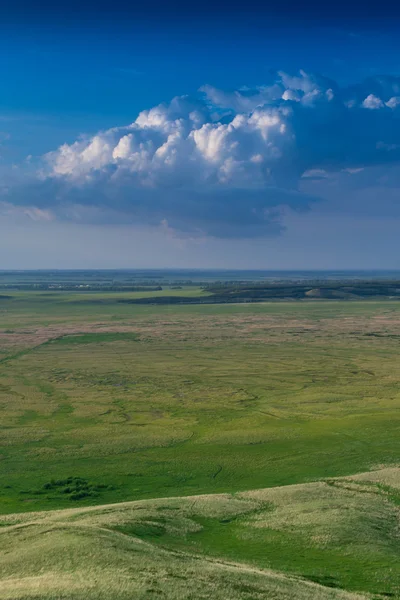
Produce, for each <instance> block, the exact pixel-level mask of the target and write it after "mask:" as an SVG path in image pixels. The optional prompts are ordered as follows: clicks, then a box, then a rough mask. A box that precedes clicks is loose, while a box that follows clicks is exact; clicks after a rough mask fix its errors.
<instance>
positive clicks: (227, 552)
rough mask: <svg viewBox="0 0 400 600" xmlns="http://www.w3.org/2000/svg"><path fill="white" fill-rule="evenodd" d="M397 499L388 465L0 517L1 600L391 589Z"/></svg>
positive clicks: (282, 595)
mask: <svg viewBox="0 0 400 600" xmlns="http://www.w3.org/2000/svg"><path fill="white" fill-rule="evenodd" d="M399 499H400V469H398V468H392V469H383V470H379V471H376V472H373V473H365V474H363V475H359V476H356V477H354V478H347V479H331V480H328V481H321V482H318V483H311V484H301V485H296V486H286V487H281V488H272V489H264V490H255V491H251V492H244V493H240V494H236V495H229V494H222V495H208V496H192V497H186V498H164V499H159V500H145V501H139V502H127V503H121V504H114V505H107V506H99V507H97V508H94V507H92V508H86V509H85V508H81V509H67V510H61V511H50V512H38V513H25V514H15V515H9V516H6V517H2V518H0V541H1V543H0V558H1V560H0V565H1V566H0V578H1V579H0V582H1V584H0V598H1V599H4V600H5V599H7V600H11V599H12V600H17V599H21V600H22V599H24V600H31V599H34V598H40V599H42V600H48V599H55V598H57V599H62V598H68V599H76V600H78V599H79V600H80V599H83V598H85V599H86V598H89V599H92V598H93V599H94V598H96V599H101V600H108V599H110V600H111V598H112V599H115V600H125V599H128V598H132V597H135V598H160V597H161V598H171V599H173V598H189V597H190V598H193V599H200V598H210V597H213V598H221V599H222V598H226V597H229V598H233V599H236V598H237V599H239V598H240V599H249V600H250V599H256V598H265V597H267V598H271V599H274V598H276V599H278V598H279V600H289V599H293V600H294V599H297V600H301V599H304V600H306V599H308V598H314V599H320V600H325V599H326V600H328V599H331V600H334V599H337V600H339V599H343V600H346V599H347V600H350V599H354V600H355V599H356V598H366V597H373V598H385V597H399V592H400V562H399V544H398V540H399V537H398V536H399V533H398V523H399V515H398V505H399ZM271 569H272V570H271ZM307 580H308V582H307ZM315 582H318V583H319V585H315ZM320 584H323V585H322V586H321V585H320ZM342 588H344V589H347V590H350V591H355V590H358V593H357V594H356V593H349V592H345V591H344V589H342ZM367 592H371V593H372V596H370V595H369V594H368V593H367Z"/></svg>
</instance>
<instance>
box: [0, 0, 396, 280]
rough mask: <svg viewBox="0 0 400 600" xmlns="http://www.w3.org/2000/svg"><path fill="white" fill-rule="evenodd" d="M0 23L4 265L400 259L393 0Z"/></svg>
mask: <svg viewBox="0 0 400 600" xmlns="http://www.w3.org/2000/svg"><path fill="white" fill-rule="evenodd" d="M33 8H35V10H33ZM39 8H41V9H42V10H39ZM368 11H369V12H368ZM3 16H4V20H3V21H2V24H1V26H0V30H1V36H0V80H1V82H2V86H1V93H0V268H46V267H49V268H57V267H59V268H74V267H88V268H89V267H93V268H96V267H98V268H101V267H158V266H164V267H168V266H170V267H227V268H228V267H229V268H234V267H238V268H239V267H240V268H252V267H254V268H289V269H290V268H344V267H346V266H347V267H349V268H358V267H360V268H369V267H371V268H380V267H381V268H398V267H399V268H400V254H399V250H400V242H399V241H398V237H399V236H398V230H399V227H398V226H399V225H400V203H399V201H400V165H399V160H400V108H398V107H397V103H398V104H399V105H400V100H399V102H398V101H397V98H399V99H400V40H399V38H398V35H397V32H398V25H399V23H400V19H399V14H398V12H397V10H396V9H395V8H394V7H392V6H391V4H390V3H389V4H387V5H386V8H385V14H381V11H380V7H379V6H376V5H374V7H372V8H368V7H363V6H362V5H361V4H358V5H357V3H351V2H350V3H345V2H339V3H336V4H335V5H334V6H333V5H332V6H330V5H328V4H325V5H321V3H317V2H313V1H312V0H310V1H309V2H306V3H305V4H304V3H302V4H301V6H299V3H294V2H288V3H286V4H284V5H282V6H280V7H274V6H273V4H268V3H265V2H264V3H261V2H260V3H259V4H257V2H256V3H255V4H252V6H251V7H250V8H246V6H235V5H233V4H231V3H230V4H228V3H227V2H213V3H211V2H208V1H206V2H203V3H202V4H201V6H199V7H193V5H189V4H188V3H185V2H183V1H176V2H175V3H174V2H172V4H171V3H169V4H166V3H165V2H164V3H157V2H155V3H153V4H152V5H151V7H148V8H146V5H140V4H135V3H126V4H124V2H122V3H119V4H118V5H117V6H116V7H112V6H110V3H105V2H104V3H103V2H101V1H100V2H97V3H96V4H94V3H91V2H86V3H85V2H84V3H83V4H82V3H79V4H78V2H77V1H75V0H73V1H72V2H70V3H69V4H68V7H67V8H65V7H62V8H60V7H58V5H56V4H55V3H51V2H45V1H44V2H38V3H35V7H33V6H32V3H31V2H23V0H17V1H16V2H15V3H13V6H12V7H9V8H8V9H7V10H6V11H5V13H4V15H3ZM397 87H399V91H397ZM199 90H200V91H199ZM176 97H178V98H179V97H180V98H181V99H180V100H175V101H174V100H173V99H174V98H176ZM171 101H172V104H171ZM159 105H161V108H159V109H156V108H154V107H157V106H159ZM289 113H290V114H289ZM138 115H141V116H139V119H138ZM160 115H161V116H160ZM193 115H194V116H193ZM134 122H136V125H135V126H134V127H133V128H132V127H131V128H129V127H130V125H131V124H132V123H134ZM177 122H179V125H176V123H177ZM398 256H399V258H397V257H398Z"/></svg>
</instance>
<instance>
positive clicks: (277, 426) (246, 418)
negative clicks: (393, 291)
mask: <svg viewBox="0 0 400 600" xmlns="http://www.w3.org/2000/svg"><path fill="white" fill-rule="evenodd" d="M77 296H78V294H75V293H65V294H63V295H62V296H59V295H57V296H56V298H55V299H54V297H53V296H52V295H50V296H48V295H46V294H45V295H43V294H42V293H40V294H30V293H25V292H24V293H22V292H21V293H20V292H18V293H17V292H16V294H15V298H13V299H7V300H4V303H3V301H2V305H1V307H0V317H1V327H0V514H2V515H3V516H2V517H1V518H0V536H2V537H1V538H0V577H1V578H2V580H1V581H0V599H7V600H11V599H12V600H27V599H29V600H33V598H36V599H39V598H40V599H41V600H42V599H43V600H55V599H57V600H60V599H64V600H66V599H68V600H83V599H84V598H85V599H86V598H88V599H89V600H94V599H96V600H97V599H100V600H111V599H112V600H114V598H115V599H116V600H128V599H129V600H131V599H132V598H133V597H135V598H156V597H167V598H171V599H174V598H176V599H178V598H182V599H183V598H188V597H192V598H195V599H196V600H197V598H199V599H200V598H209V597H214V598H216V599H217V600H218V599H219V598H220V599H221V600H222V599H225V598H227V597H229V598H232V599H233V600H236V599H237V600H239V599H242V598H244V599H245V600H250V599H251V600H253V599H257V598H260V599H261V598H266V597H267V598H276V599H279V600H281V599H283V600H286V599H287V600H289V599H293V600H294V599H297V598H299V599H302V598H304V600H306V599H308V598H321V599H323V600H325V599H327V600H328V599H332V600H333V599H339V598H340V599H343V600H345V599H348V600H350V598H355V597H358V598H359V597H362V598H370V599H371V598H374V599H377V598H381V599H383V598H389V597H392V598H396V597H400V592H399V571H398V564H400V561H399V547H400V546H399V537H398V514H399V512H398V511H399V508H400V499H399V489H400V481H399V475H398V469H397V468H396V467H391V468H386V469H382V468H381V466H382V465H396V464H398V463H399V455H400V417H399V411H398V407H399V400H400V374H399V370H398V356H399V343H400V303H398V302H397V301H393V302H392V301H386V300H385V301H379V302H378V301H369V302H356V301H354V302H342V301H324V302H319V301H315V302H314V301H310V302H304V303H297V302H296V303H295V302H291V303H276V302H274V303H273V302H271V303H260V304H226V305H187V306H158V307H156V306H150V305H143V306H139V305H134V304H129V303H120V302H117V301H116V296H113V295H112V294H111V293H110V294H108V293H107V294H104V297H103V294H102V293H99V294H98V296H96V295H95V294H92V297H93V298H92V299H94V300H96V302H93V303H90V302H88V301H87V300H90V297H89V295H88V296H87V297H86V300H85V301H82V302H81V301H79V298H77ZM94 296H96V298H94ZM79 297H82V298H83V297H84V295H83V294H82V295H81V296H79ZM371 469H372V470H371ZM354 473H359V474H360V473H361V475H356V476H354V475H353V474H354ZM363 473H364V475H363ZM348 477H350V479H348ZM163 498H164V499H163ZM165 498H166V500H165ZM60 511H61V512H60ZM1 552H3V554H1ZM310 586H311V587H310ZM163 594H164V596H163ZM354 594H357V596H354Z"/></svg>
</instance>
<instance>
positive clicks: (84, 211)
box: [7, 71, 400, 237]
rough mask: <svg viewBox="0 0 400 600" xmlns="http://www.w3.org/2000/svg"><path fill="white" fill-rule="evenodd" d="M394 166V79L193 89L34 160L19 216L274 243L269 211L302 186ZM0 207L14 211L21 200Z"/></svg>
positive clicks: (303, 77)
mask: <svg viewBox="0 0 400 600" xmlns="http://www.w3.org/2000/svg"><path fill="white" fill-rule="evenodd" d="M398 160H400V79H398V78H393V77H386V78H385V77H384V78H374V79H370V80H367V81H365V82H363V83H361V84H356V85H353V86H348V87H345V88H342V87H340V86H339V85H338V84H337V83H336V82H334V81H332V80H330V79H328V78H325V77H322V76H315V75H309V74H307V73H305V72H304V71H300V73H299V74H297V75H295V76H292V75H288V74H286V73H282V72H280V73H277V74H275V75H274V76H273V77H272V79H271V81H270V82H269V83H268V84H266V85H263V86H259V87H255V88H241V89H239V90H234V91H223V90H218V89H216V88H214V87H212V86H204V87H203V88H201V90H200V91H199V94H198V96H197V97H195V98H191V97H188V96H183V97H177V98H174V99H173V100H172V101H171V102H170V103H169V104H161V105H159V106H156V107H154V108H151V109H149V110H145V111H143V112H141V113H140V114H139V115H138V116H137V118H136V119H135V121H133V123H131V124H129V125H127V126H125V127H115V128H112V129H109V130H107V131H101V132H98V133H97V134H96V135H94V136H92V137H87V138H86V139H85V138H83V139H80V140H79V141H77V142H75V143H73V144H70V145H68V144H64V145H63V146H61V147H60V148H58V149H56V150H54V151H52V152H50V153H48V154H47V155H45V156H44V157H43V159H42V165H41V168H40V172H39V173H38V175H37V177H36V181H30V194H29V205H30V206H32V205H35V206H36V204H37V206H36V208H37V209H38V210H43V211H46V210H51V211H52V214H53V213H54V214H57V215H58V216H59V217H61V218H72V217H71V216H70V215H74V217H73V218H74V219H76V218H79V215H81V218H82V219H93V218H95V217H94V215H97V217H96V218H98V219H112V220H114V221H115V222H118V221H120V222H127V221H128V222H129V221H131V222H135V223H139V224H140V223H142V224H146V225H157V226H159V225H160V224H162V223H168V227H169V228H172V229H174V230H178V231H181V232H183V233H187V234H192V233H193V232H199V234H201V235H213V236H217V237H225V236H238V237H242V236H254V235H257V236H259V235H266V234H270V233H274V232H277V231H279V228H280V221H279V215H280V213H281V209H280V208H279V207H285V206H286V207H290V208H291V209H294V210H304V209H307V208H309V206H310V204H311V203H312V202H313V201H314V200H316V198H314V197H312V196H309V195H306V194H304V193H302V192H301V189H300V187H299V184H300V183H301V181H304V179H305V178H306V179H315V178H319V179H329V174H330V173H335V172H340V171H342V170H347V171H348V172H352V170H353V171H354V170H357V169H363V168H366V167H368V166H373V165H380V164H385V163H393V162H395V161H398ZM13 198H14V200H13ZM7 201H8V202H13V201H14V202H16V203H20V204H21V203H22V204H23V202H24V200H23V194H22V193H19V194H18V193H15V194H14V195H13V194H12V193H11V194H9V197H8V199H7ZM35 203H36V204H35ZM37 214H40V213H37ZM43 214H45V213H43ZM77 215H78V216H77Z"/></svg>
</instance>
